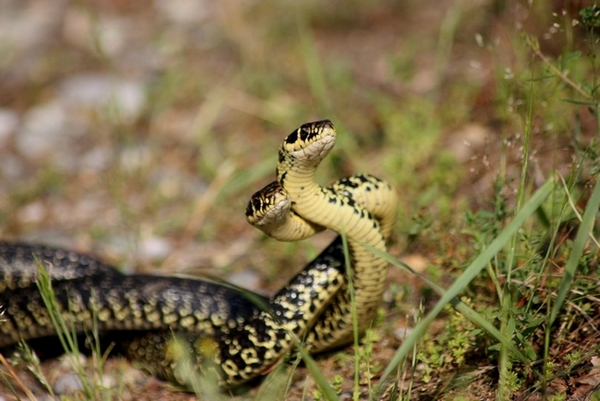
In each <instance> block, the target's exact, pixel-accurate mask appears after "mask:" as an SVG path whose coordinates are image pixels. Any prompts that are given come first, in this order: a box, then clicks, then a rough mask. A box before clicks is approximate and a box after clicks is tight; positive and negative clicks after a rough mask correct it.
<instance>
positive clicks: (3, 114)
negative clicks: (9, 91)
mask: <svg viewBox="0 0 600 401" xmlns="http://www.w3.org/2000/svg"><path fill="white" fill-rule="evenodd" d="M18 125H19V116H18V115H17V113H15V112H14V111H12V110H9V109H0V147H2V146H4V144H5V143H6V141H7V140H8V138H9V137H10V135H12V133H13V132H15V131H16V129H17V126H18Z"/></svg>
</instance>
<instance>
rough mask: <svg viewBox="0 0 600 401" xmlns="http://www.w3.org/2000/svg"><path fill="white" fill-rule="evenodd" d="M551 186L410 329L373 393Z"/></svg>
mask: <svg viewBox="0 0 600 401" xmlns="http://www.w3.org/2000/svg"><path fill="white" fill-rule="evenodd" d="M555 185H556V179H555V178H554V177H552V178H550V179H549V180H548V181H547V182H546V183H545V184H544V185H542V186H541V187H540V189H538V190H537V191H536V192H535V193H534V194H533V196H532V197H531V199H529V201H528V202H527V203H526V204H525V205H524V206H523V208H522V209H521V210H520V211H519V212H518V213H517V214H516V215H515V217H514V219H513V220H512V221H511V222H510V223H509V224H508V225H507V226H506V228H505V229H504V230H503V231H502V232H501V233H500V234H499V235H498V237H496V239H494V241H492V243H490V245H489V246H488V248H487V249H486V250H485V251H483V252H482V253H480V254H479V256H477V257H476V258H475V260H474V261H473V262H472V263H471V264H470V265H469V267H467V269H466V270H465V271H464V273H463V274H462V275H461V276H460V277H459V278H458V279H457V280H456V281H455V282H454V283H453V284H452V285H451V286H450V288H449V289H448V291H447V292H446V294H445V295H443V296H442V298H441V299H440V300H439V301H438V303H437V304H436V305H435V307H434V308H433V309H432V310H431V312H429V314H428V315H427V316H425V318H424V319H423V320H422V321H421V323H419V324H418V325H417V326H416V327H415V328H414V330H413V332H412V333H411V334H410V335H409V336H408V337H407V338H406V340H405V341H404V343H403V344H402V345H401V346H400V348H399V349H398V351H396V354H395V355H394V357H393V358H392V361H391V362H390V363H389V365H388V366H387V367H386V369H385V371H384V372H383V374H382V375H381V379H380V382H379V384H378V387H377V390H381V385H382V383H384V382H385V380H386V379H387V378H388V376H389V375H390V374H391V373H392V372H393V371H394V370H395V369H396V368H397V366H398V365H399V363H400V361H402V360H403V359H404V358H406V356H407V355H408V353H409V352H410V351H411V349H412V348H413V347H414V346H415V345H416V344H417V343H418V341H419V340H420V339H421V338H422V336H423V334H424V333H425V331H426V329H427V327H429V325H430V324H431V322H432V321H433V320H434V319H435V318H436V317H437V315H438V314H439V313H440V312H441V311H442V309H443V308H444V306H445V305H447V304H448V303H452V300H453V299H454V298H455V297H456V296H457V295H458V294H459V293H460V292H461V291H462V290H463V289H464V288H465V287H466V286H467V285H468V284H469V283H470V282H471V281H472V280H473V279H474V278H475V277H476V276H477V275H478V274H479V272H481V270H483V269H484V268H485V266H486V264H487V263H488V262H489V261H490V260H491V259H492V258H493V257H494V256H495V255H496V254H497V253H498V252H499V251H500V250H501V249H502V248H503V247H504V246H505V245H506V243H508V241H510V239H511V238H512V235H513V234H514V233H516V232H517V231H518V230H519V229H520V228H521V226H522V225H523V223H524V222H525V220H526V219H527V218H528V217H529V216H531V215H532V214H533V213H535V212H536V210H537V209H538V208H539V207H540V205H541V204H542V202H543V201H544V200H545V199H546V198H547V197H548V195H550V193H551V192H552V191H553V190H554V187H555Z"/></svg>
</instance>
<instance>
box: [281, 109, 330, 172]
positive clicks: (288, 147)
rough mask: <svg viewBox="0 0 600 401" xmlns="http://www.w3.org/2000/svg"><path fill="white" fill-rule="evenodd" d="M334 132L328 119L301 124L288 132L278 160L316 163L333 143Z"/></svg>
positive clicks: (313, 164)
mask: <svg viewBox="0 0 600 401" xmlns="http://www.w3.org/2000/svg"><path fill="white" fill-rule="evenodd" d="M336 136H337V134H336V132H335V127H334V126H333V123H332V122H331V121H329V120H321V121H315V122H312V123H306V124H302V125H301V126H300V128H298V129H297V130H295V131H294V132H292V133H291V134H289V135H288V136H287V137H286V138H285V140H284V141H283V143H282V144H281V149H280V150H279V160H280V162H281V161H282V160H283V159H286V160H287V159H289V158H291V159H293V160H294V163H301V164H307V165H311V166H316V165H318V164H319V163H320V162H321V160H323V159H324V158H325V156H327V154H328V153H329V151H330V150H331V148H333V145H335V139H336Z"/></svg>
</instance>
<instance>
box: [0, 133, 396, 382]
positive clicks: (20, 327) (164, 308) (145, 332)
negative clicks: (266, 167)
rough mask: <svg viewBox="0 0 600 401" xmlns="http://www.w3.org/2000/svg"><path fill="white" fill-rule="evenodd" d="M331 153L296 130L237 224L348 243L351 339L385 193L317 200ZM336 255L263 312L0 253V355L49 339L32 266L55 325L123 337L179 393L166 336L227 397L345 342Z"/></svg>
mask: <svg viewBox="0 0 600 401" xmlns="http://www.w3.org/2000/svg"><path fill="white" fill-rule="evenodd" d="M334 142H335V130H334V128H333V125H332V124H331V123H330V122H329V121H321V122H316V123H309V124H304V125H303V126H301V127H300V128H299V129H298V130H295V131H294V132H292V133H291V134H290V135H289V136H288V137H287V138H286V139H285V140H284V142H283V144H282V147H281V149H280V154H279V164H278V167H277V178H278V180H277V182H276V183H275V184H271V186H267V187H266V188H264V189H263V190H262V191H261V192H260V194H259V195H256V196H257V197H253V198H252V200H251V201H250V203H249V206H248V209H247V214H251V215H252V214H253V213H260V214H261V216H260V217H259V218H256V219H254V221H251V222H253V224H254V225H256V226H257V227H259V228H261V229H263V230H264V231H265V232H267V233H268V234H269V235H272V236H274V237H275V238H278V239H282V240H296V239H299V238H305V237H307V236H310V235H313V234H314V233H316V232H319V231H321V230H323V229H325V228H329V229H333V230H334V231H337V232H338V233H342V232H343V233H345V234H346V235H347V236H348V242H349V247H350V255H351V259H352V260H351V265H352V272H351V276H352V280H353V285H354V290H355V302H356V305H357V312H358V313H357V315H358V317H359V328H360V330H361V331H362V330H364V329H365V327H367V325H368V324H369V323H370V321H371V320H372V317H373V316H374V313H375V310H376V308H377V305H378V304H379V301H380V299H381V295H382V293H383V289H384V284H385V276H386V272H387V265H386V264H385V262H383V261H381V260H380V259H378V258H376V257H374V256H373V255H372V254H371V252H369V251H368V250H367V249H366V248H364V246H363V245H364V244H369V245H371V246H373V247H375V248H377V249H382V250H385V239H386V238H387V237H389V234H390V232H391V228H392V226H393V222H394V218H395V209H396V203H395V196H394V194H393V191H392V190H391V187H390V186H389V184H387V183H385V182H383V181H381V180H379V179H377V178H375V177H372V176H368V175H357V176H352V177H349V178H346V179H342V180H340V181H338V182H336V183H335V184H333V185H332V186H330V187H327V188H325V187H321V186H319V185H317V184H316V183H315V182H314V179H313V178H314V171H315V170H316V167H317V166H318V164H319V163H320V161H321V160H322V159H323V158H324V157H325V156H326V155H327V153H328V152H329V150H330V149H331V147H332V146H333V144H334ZM315 205H317V206H315ZM265 216H266V217H265ZM249 220H252V218H249ZM290 222H291V223H290ZM290 227H291V228H290ZM341 243H342V241H341V239H340V238H338V239H336V240H335V241H334V242H333V243H332V244H331V245H329V247H327V248H326V249H325V250H324V251H323V252H322V253H321V254H320V255H319V256H318V257H317V258H316V259H315V260H314V261H312V262H311V263H309V264H308V265H307V266H306V267H305V268H304V269H303V270H302V271H301V272H300V273H299V274H297V275H296V276H295V277H294V278H292V279H291V280H290V281H289V282H288V283H287V284H286V285H285V286H284V287H283V288H282V289H281V290H280V291H279V292H278V293H276V294H275V295H273V296H272V297H269V298H264V297H258V298H259V300H260V301H262V302H263V303H264V304H265V305H266V306H267V307H266V308H264V307H263V306H261V305H260V304H257V303H256V302H255V301H253V300H251V299H249V298H248V297H247V296H246V295H244V293H241V292H240V291H239V290H236V289H234V288H231V287H229V286H226V285H223V284H221V283H213V282H207V281H202V280H195V279H190V278H177V277H160V276H150V275H139V274H138V275H130V276H125V275H123V274H121V273H119V272H118V271H117V270H116V269H115V268H113V267H111V266H109V265H106V264H103V263H102V262H100V261H98V260H97V259H94V258H92V257H90V256H87V255H81V254H77V253H73V252H68V251H65V250H61V249H56V248H49V247H36V246H33V245H29V244H22V243H20V244H19V243H17V244H14V243H1V244H0V303H2V304H3V305H2V307H3V308H4V311H5V314H4V318H5V319H4V320H3V321H0V347H5V346H7V345H11V344H14V343H15V342H17V341H19V340H28V339H32V338H36V337H41V336H47V335H55V334H56V333H55V329H54V327H53V325H52V324H51V319H50V316H49V314H48V311H47V310H46V307H45V305H44V302H43V299H42V297H41V295H40V293H39V291H38V289H37V287H36V285H35V280H36V274H37V268H38V266H37V262H38V261H41V262H42V263H43V264H44V265H45V267H46V269H47V270H48V272H49V275H50V277H51V279H52V280H53V289H54V292H55V294H56V301H57V303H58V305H59V308H60V310H61V313H62V314H63V316H64V317H65V319H66V320H67V321H68V322H70V323H71V324H72V325H74V327H75V328H76V329H77V330H79V331H85V330H90V329H91V328H92V327H93V322H94V321H96V322H97V328H98V329H99V330H101V331H129V332H131V333H135V335H133V336H132V337H131V338H130V339H128V340H127V341H124V342H125V346H126V352H127V353H128V354H129V355H130V356H131V357H132V358H134V359H136V360H138V361H141V362H142V363H144V364H146V365H147V366H148V367H149V368H150V369H151V370H153V371H154V372H155V373H157V374H158V375H159V376H162V377H165V378H167V379H170V380H173V381H175V382H179V383H182V384H186V383H185V381H186V379H185V378H182V377H180V376H179V375H178V373H177V371H176V370H175V366H176V364H177V358H176V356H175V355H173V352H171V351H172V349H171V343H172V341H171V340H172V339H173V335H174V334H175V335H177V336H179V337H181V338H183V339H184V340H187V342H188V344H189V345H190V347H191V349H192V350H193V351H194V355H195V364H196V366H197V367H200V366H202V364H203V362H204V360H205V359H206V358H207V357H210V359H211V360H212V361H213V362H214V363H213V365H214V366H216V369H217V371H218V374H219V376H220V378H221V385H222V386H224V387H234V386H236V385H238V384H240V383H242V382H245V381H247V380H249V379H251V378H253V377H255V376H257V375H259V374H261V373H262V372H264V371H266V370H268V369H269V368H270V367H271V366H272V365H274V364H275V363H277V361H278V360H279V359H280V358H281V356H282V355H283V354H285V353H286V352H287V351H288V350H289V349H290V348H292V347H293V345H294V343H295V342H296V341H300V340H303V339H304V340H305V341H306V344H307V345H308V346H309V347H310V348H311V350H313V351H322V350H325V349H329V348H331V347H335V346H339V345H342V344H345V343H347V342H349V340H350V339H351V334H352V324H351V322H352V321H351V316H350V315H351V313H350V308H351V304H350V296H349V288H348V282H347V280H346V273H347V272H346V270H345V261H344V254H343V249H342V244H341ZM207 344H208V346H207Z"/></svg>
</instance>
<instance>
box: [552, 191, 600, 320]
mask: <svg viewBox="0 0 600 401" xmlns="http://www.w3.org/2000/svg"><path fill="white" fill-rule="evenodd" d="M599 207H600V179H596V186H595V187H594V192H593V193H592V196H591V197H590V200H589V201H588V204H587V206H586V207H585V211H584V212H583V217H582V218H581V224H580V225H579V230H577V236H576V237H575V241H573V248H572V249H571V253H570V254H569V259H568V260H567V264H566V266H565V273H564V275H563V278H562V281H561V283H560V287H559V289H558V295H557V296H556V301H555V302H554V305H553V307H552V313H551V314H550V322H549V325H548V326H551V325H552V323H553V322H554V320H555V319H556V316H558V312H559V311H560V308H562V305H563V303H564V301H565V297H566V296H567V292H568V291H569V288H570V287H571V283H572V281H573V278H574V277H575V271H576V270H577V265H578V264H579V260H580V259H581V256H582V255H583V251H584V249H585V244H586V242H587V240H588V238H589V237H590V233H591V230H592V227H593V226H594V222H595V221H596V214H597V213H598V208H599Z"/></svg>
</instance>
